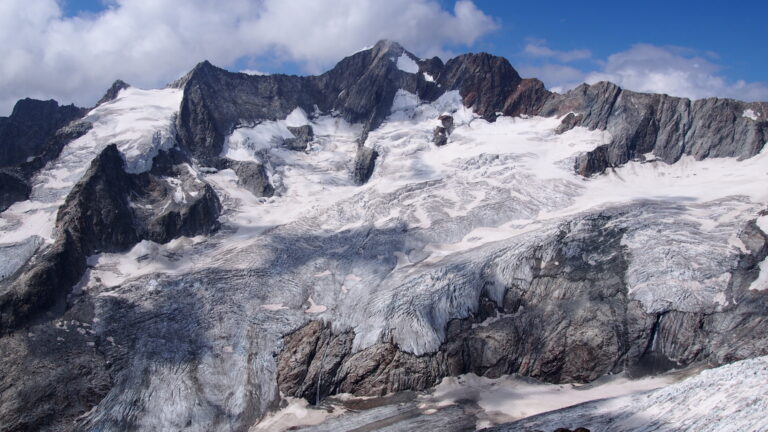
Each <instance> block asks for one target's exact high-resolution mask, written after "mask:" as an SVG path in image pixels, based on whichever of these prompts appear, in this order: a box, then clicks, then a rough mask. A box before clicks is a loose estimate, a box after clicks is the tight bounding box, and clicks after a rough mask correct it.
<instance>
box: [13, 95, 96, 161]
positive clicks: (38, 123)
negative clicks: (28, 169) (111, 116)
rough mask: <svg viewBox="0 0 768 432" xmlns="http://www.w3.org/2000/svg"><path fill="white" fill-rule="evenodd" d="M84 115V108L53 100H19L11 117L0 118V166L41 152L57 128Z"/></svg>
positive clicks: (25, 159)
mask: <svg viewBox="0 0 768 432" xmlns="http://www.w3.org/2000/svg"><path fill="white" fill-rule="evenodd" d="M83 115H85V110H84V109H82V108H78V107H76V106H74V105H65V106H59V104H58V102H56V101H55V100H48V101H40V100H34V99H29V98H27V99H22V100H20V101H18V102H17V103H16V106H14V107H13V112H12V113H11V115H10V117H0V168H3V167H18V166H20V165H21V164H23V163H25V162H27V161H28V160H29V159H30V158H33V157H35V156H38V155H40V154H42V153H43V152H44V151H45V148H46V143H48V142H49V140H50V139H51V138H52V137H53V135H54V134H55V133H56V131H58V130H59V129H60V128H62V127H64V126H66V125H67V124H68V123H70V122H72V121H74V120H77V119H79V118H81V117H82V116H83Z"/></svg>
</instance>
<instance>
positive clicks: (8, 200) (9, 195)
mask: <svg viewBox="0 0 768 432" xmlns="http://www.w3.org/2000/svg"><path fill="white" fill-rule="evenodd" d="M31 191H32V187H31V186H30V185H29V182H28V181H27V179H26V178H24V174H23V173H22V171H21V170H20V169H14V168H0V212H1V211H4V210H5V209H7V208H8V207H10V206H11V204H13V203H15V202H17V201H24V200H26V199H28V198H29V194H30V192H31Z"/></svg>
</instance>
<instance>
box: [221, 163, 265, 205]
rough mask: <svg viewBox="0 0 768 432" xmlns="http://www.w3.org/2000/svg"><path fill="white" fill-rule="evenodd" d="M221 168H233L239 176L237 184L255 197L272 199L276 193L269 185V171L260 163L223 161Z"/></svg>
mask: <svg viewBox="0 0 768 432" xmlns="http://www.w3.org/2000/svg"><path fill="white" fill-rule="evenodd" d="M219 167H220V168H221V169H226V168H231V169H232V170H233V171H234V172H235V174H236V175H237V184H239V185H240V186H242V187H244V188H245V189H247V190H248V191H249V192H251V193H252V194H253V195H254V196H257V197H271V196H272V195H273V194H274V193H275V188H274V187H273V186H272V184H271V183H269V178H268V176H267V171H266V169H265V168H264V165H262V164H260V163H256V162H249V161H234V160H230V159H223V160H222V162H221V164H220V165H219Z"/></svg>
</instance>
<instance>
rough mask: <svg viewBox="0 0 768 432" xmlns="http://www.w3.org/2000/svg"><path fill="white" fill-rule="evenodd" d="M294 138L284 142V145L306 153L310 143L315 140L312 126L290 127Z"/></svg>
mask: <svg viewBox="0 0 768 432" xmlns="http://www.w3.org/2000/svg"><path fill="white" fill-rule="evenodd" d="M288 130H289V131H291V133H292V134H293V136H294V138H286V139H285V140H283V145H284V146H285V147H286V148H288V149H291V150H296V151H304V150H306V149H307V145H309V143H310V141H312V139H313V138H314V136H315V135H314V133H313V131H312V126H310V125H304V126H299V127H290V126H289V127H288Z"/></svg>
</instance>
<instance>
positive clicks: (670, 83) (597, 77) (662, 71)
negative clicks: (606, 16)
mask: <svg viewBox="0 0 768 432" xmlns="http://www.w3.org/2000/svg"><path fill="white" fill-rule="evenodd" d="M709 57H713V58H716V56H713V55H709ZM721 70H722V67H721V66H719V65H718V64H716V63H713V62H711V61H710V60H708V59H707V58H705V57H703V56H701V55H697V54H696V53H695V52H694V51H691V50H688V49H684V48H678V47H660V46H655V45H648V44H638V45H635V46H633V47H632V48H630V49H628V50H626V51H622V52H619V53H616V54H613V55H611V56H609V57H608V59H607V61H605V63H604V65H603V67H602V69H601V70H598V71H594V72H591V73H589V74H587V75H586V77H585V79H584V80H585V81H586V82H588V83H594V82H598V81H612V82H614V83H616V84H618V85H620V86H622V87H624V88H627V89H631V90H636V91H642V92H654V93H666V94H670V95H673V96H683V97H688V98H691V99H701V98H705V97H713V96H717V97H731V98H735V99H744V100H768V86H766V85H765V84H764V83H747V82H745V81H742V80H740V81H735V82H730V81H729V80H728V79H727V78H725V77H724V76H723V75H722V74H721Z"/></svg>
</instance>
